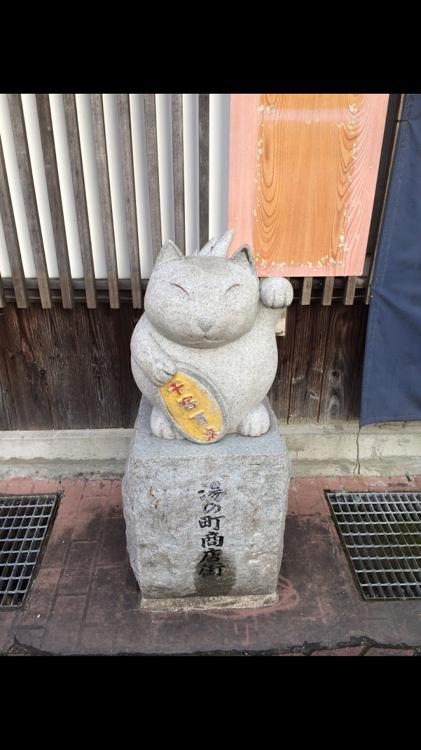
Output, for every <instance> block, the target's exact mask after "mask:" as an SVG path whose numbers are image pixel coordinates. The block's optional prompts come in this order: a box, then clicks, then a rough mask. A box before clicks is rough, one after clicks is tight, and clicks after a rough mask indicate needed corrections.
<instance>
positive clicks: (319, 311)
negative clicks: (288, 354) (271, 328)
mask: <svg viewBox="0 0 421 750" xmlns="http://www.w3.org/2000/svg"><path fill="white" fill-rule="evenodd" d="M330 314H331V311H330V309H329V308H328V307H322V306H320V305H312V306H310V305H308V306H302V305H299V306H297V317H296V323H295V343H294V354H293V357H292V374H291V391H290V400H289V419H291V420H303V419H309V420H315V419H317V418H318V416H319V406H320V395H321V389H322V379H323V366H324V361H325V352H326V341H327V334H328V330H329V320H330Z"/></svg>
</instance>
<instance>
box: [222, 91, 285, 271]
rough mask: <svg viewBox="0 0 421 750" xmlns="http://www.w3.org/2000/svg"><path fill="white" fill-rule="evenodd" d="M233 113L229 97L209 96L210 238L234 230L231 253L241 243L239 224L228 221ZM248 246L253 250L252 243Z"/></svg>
mask: <svg viewBox="0 0 421 750" xmlns="http://www.w3.org/2000/svg"><path fill="white" fill-rule="evenodd" d="M230 112H231V96H230V95H229V94H210V95H209V234H210V236H211V237H212V236H214V237H220V236H221V235H222V234H223V232H225V231H226V230H227V229H228V228H229V227H232V228H233V229H235V238H234V244H233V245H231V249H232V250H234V249H235V248H237V247H240V245H241V244H242V242H241V236H239V233H238V224H237V221H235V220H234V221H232V219H231V218H228V193H229V179H230V175H229V167H230ZM253 185H254V183H253ZM244 244H247V243H244ZM248 244H250V245H251V247H253V248H254V244H253V243H248ZM291 273H292V272H291Z"/></svg>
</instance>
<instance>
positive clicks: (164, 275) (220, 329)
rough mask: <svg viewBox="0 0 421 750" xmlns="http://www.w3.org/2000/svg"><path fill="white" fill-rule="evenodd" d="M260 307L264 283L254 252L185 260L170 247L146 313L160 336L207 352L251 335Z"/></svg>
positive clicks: (148, 293) (161, 261)
mask: <svg viewBox="0 0 421 750" xmlns="http://www.w3.org/2000/svg"><path fill="white" fill-rule="evenodd" d="M258 304H259V280H258V278H257V275H256V271H255V267H254V264H253V260H252V256H251V253H250V251H249V250H248V248H247V249H245V248H244V249H242V250H241V251H239V252H238V253H236V254H235V255H234V256H233V257H232V258H223V257H211V256H208V257H206V256H205V257H201V256H200V255H198V256H187V257H185V256H183V255H182V254H181V252H180V251H179V250H178V248H176V246H175V245H173V244H172V243H167V245H166V246H164V248H163V249H162V250H161V253H160V255H159V256H158V258H157V261H156V264H155V267H154V270H153V273H152V274H151V278H150V280H149V284H148V287H147V290H146V294H145V312H146V314H147V316H148V318H149V320H150V321H151V323H152V324H153V325H154V327H155V328H156V330H157V331H159V333H161V334H162V335H163V336H165V337H166V338H168V339H170V340H171V341H174V342H175V343H179V344H183V345H185V346H191V347H194V348H201V349H208V348H212V347H217V346H221V345H222V344H227V343H228V342H230V341H235V340H236V339H238V338H239V337H240V336H242V335H243V334H245V333H247V331H249V330H250V329H251V328H252V326H253V323H254V321H255V319H256V315H257V311H258Z"/></svg>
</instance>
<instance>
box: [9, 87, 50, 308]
mask: <svg viewBox="0 0 421 750" xmlns="http://www.w3.org/2000/svg"><path fill="white" fill-rule="evenodd" d="M8 102H9V111H10V118H11V121H12V128H13V137H14V141H15V150H16V158H17V162H18V168H19V176H20V182H21V186H22V193H23V200H24V203H25V212H26V218H27V222H28V230H29V236H30V238H31V246H32V252H33V254H34V262H35V268H36V272H37V280H38V288H39V294H40V299H41V305H42V307H43V308H49V307H51V295H50V285H49V278H48V269H47V263H46V260H45V252H44V241H43V239H42V232H41V224H40V220H39V213H38V205H37V199H36V193H35V185H34V179H33V175H32V167H31V160H30V156H29V146H28V138H27V134H26V127H25V120H24V115H23V107H22V98H21V95H20V94H8Z"/></svg>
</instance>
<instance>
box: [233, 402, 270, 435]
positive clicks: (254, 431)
mask: <svg viewBox="0 0 421 750" xmlns="http://www.w3.org/2000/svg"><path fill="white" fill-rule="evenodd" d="M269 427H270V417H269V413H268V410H267V409H266V406H265V405H264V404H259V406H258V407H257V408H256V409H253V411H250V412H249V413H248V414H247V415H246V416H245V417H244V419H242V420H241V422H240V424H239V425H238V428H237V432H239V433H240V435H245V436H246V437H258V436H259V435H264V434H265V433H266V432H267V431H268V430H269Z"/></svg>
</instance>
